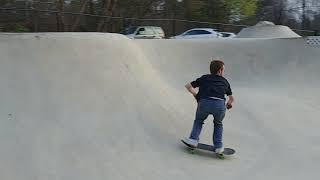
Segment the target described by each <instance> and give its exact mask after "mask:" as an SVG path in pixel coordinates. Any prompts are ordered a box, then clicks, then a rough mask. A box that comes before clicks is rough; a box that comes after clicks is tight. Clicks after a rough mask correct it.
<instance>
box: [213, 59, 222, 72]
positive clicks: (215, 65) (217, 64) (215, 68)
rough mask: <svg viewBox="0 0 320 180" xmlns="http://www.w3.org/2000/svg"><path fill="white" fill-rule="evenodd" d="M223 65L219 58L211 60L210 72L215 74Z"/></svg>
mask: <svg viewBox="0 0 320 180" xmlns="http://www.w3.org/2000/svg"><path fill="white" fill-rule="evenodd" d="M223 66H224V62H223V61H220V60H213V61H211V63H210V73H211V74H217V73H218V71H219V70H220V69H221V68H222V67H223Z"/></svg>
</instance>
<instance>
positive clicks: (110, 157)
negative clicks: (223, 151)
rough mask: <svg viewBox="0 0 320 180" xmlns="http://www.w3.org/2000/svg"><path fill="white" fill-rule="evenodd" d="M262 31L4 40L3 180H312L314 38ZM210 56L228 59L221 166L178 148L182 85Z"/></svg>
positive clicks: (189, 118) (185, 106)
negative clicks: (202, 36)
mask: <svg viewBox="0 0 320 180" xmlns="http://www.w3.org/2000/svg"><path fill="white" fill-rule="evenodd" d="M278 30H279V31H278ZM258 31H259V28H255V29H253V30H252V29H247V30H246V31H245V30H244V31H243V33H242V37H241V36H240V35H239V38H233V39H212V40H169V39H166V40H130V39H128V38H126V37H125V36H122V35H119V34H105V33H28V34H10V33H2V34H0V54H1V58H0V59H1V65H0V82H1V83H0V84H1V85H0V89H1V101H0V103H1V108H0V112H1V117H2V118H1V121H0V138H1V139H0V147H1V148H0V158H1V163H0V178H1V179H10V180H19V179H33V180H42V179H47V180H56V179H59V180H67V179H68V180H69V179H77V180H88V179H91V180H102V179H103V180H105V179H114V180H129V179H155V180H158V179H159V180H164V179H184V180H188V179H202V180H211V179H219V180H232V179H247V180H257V179H261V180H270V179H281V180H300V179H317V178H318V177H319V172H318V168H319V166H320V163H319V162H320V154H319V152H320V132H319V127H320V122H319V116H320V103H319V102H320V96H319V90H320V85H319V83H320V80H319V76H320V71H319V67H320V61H319V57H320V45H319V44H320V43H319V38H317V37H299V36H298V35H297V36H295V35H294V34H293V32H291V30H290V29H287V28H284V27H279V26H274V27H273V28H270V27H269V29H268V30H264V31H263V34H266V33H267V32H270V36H269V37H266V36H264V37H263V38H259V36H258V35H259V32H258ZM280 32H281V33H280ZM286 33H288V36H286ZM275 34H276V35H277V36H273V35H275ZM212 58H214V59H222V60H223V61H224V62H225V64H226V78H227V79H228V80H229V82H230V83H231V86H232V89H233V93H234V97H235V103H234V107H233V108H232V109H231V110H230V111H228V112H227V114H226V117H225V119H224V145H225V146H226V147H232V148H234V149H235V150H236V154H235V155H234V156H232V157H230V158H228V159H225V160H219V159H217V158H215V157H214V155H213V154H212V153H208V152H199V153H196V154H194V155H192V154H190V153H188V151H187V150H186V148H185V146H184V145H183V144H182V143H181V142H180V139H181V138H183V137H186V136H188V135H189V133H190V130H191V126H192V122H193V120H194V115H195V109H196V105H197V104H196V102H195V100H194V99H193V97H192V96H191V95H190V94H189V93H188V92H187V91H186V90H185V88H184V85H185V84H186V83H188V82H190V81H192V80H194V79H196V78H198V77H199V76H201V75H202V74H206V73H209V63H210V61H211V59H212ZM212 126H213V124H212V117H209V118H208V119H207V121H206V124H205V125H204V128H203V131H202V134H201V142H203V143H208V144H211V143H212V142H211V135H212Z"/></svg>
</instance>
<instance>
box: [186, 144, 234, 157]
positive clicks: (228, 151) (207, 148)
mask: <svg viewBox="0 0 320 180" xmlns="http://www.w3.org/2000/svg"><path fill="white" fill-rule="evenodd" d="M181 142H182V143H183V144H184V145H186V146H187V147H188V148H189V150H190V152H191V153H194V151H195V150H196V149H202V150H205V151H211V152H213V153H216V152H215V150H216V149H215V148H214V147H213V146H212V145H208V144H203V143H198V146H197V147H193V146H190V145H189V144H187V143H186V142H185V141H184V140H181ZM235 153H236V151H235V150H234V149H232V148H224V151H223V152H222V154H217V153H216V155H217V157H218V158H220V159H224V157H225V156H231V155H233V154H235Z"/></svg>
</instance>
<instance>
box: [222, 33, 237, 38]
mask: <svg viewBox="0 0 320 180" xmlns="http://www.w3.org/2000/svg"><path fill="white" fill-rule="evenodd" d="M220 34H221V35H222V37H223V38H234V37H236V36H237V35H236V34H235V33H232V32H220Z"/></svg>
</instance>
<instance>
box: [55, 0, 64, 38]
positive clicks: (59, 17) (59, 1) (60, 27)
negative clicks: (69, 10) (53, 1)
mask: <svg viewBox="0 0 320 180" xmlns="http://www.w3.org/2000/svg"><path fill="white" fill-rule="evenodd" d="M57 7H58V11H59V12H58V13H57V14H56V19H57V31H58V32H63V31H64V21H63V14H62V12H63V9H64V0H57Z"/></svg>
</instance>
